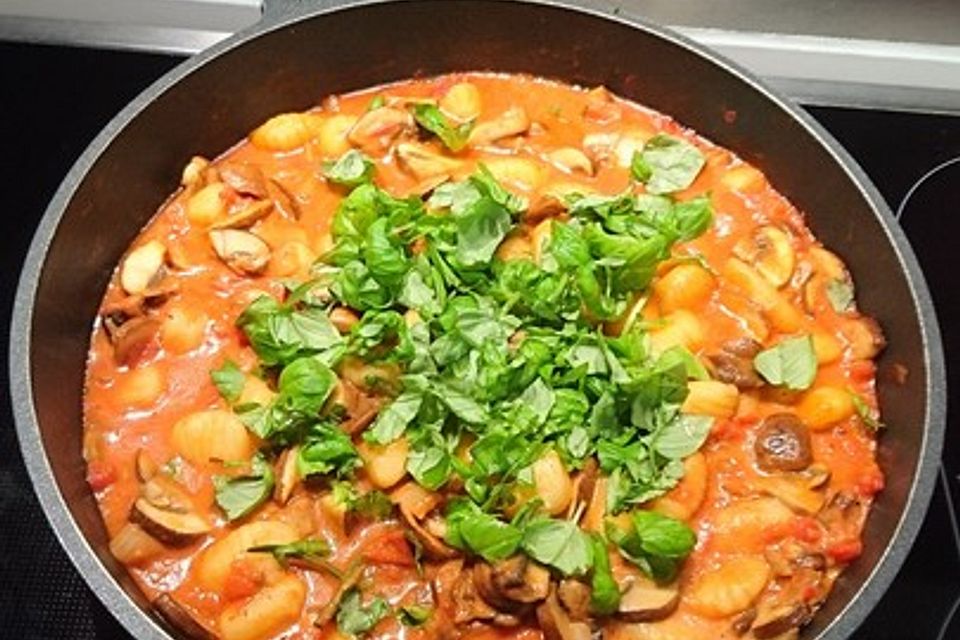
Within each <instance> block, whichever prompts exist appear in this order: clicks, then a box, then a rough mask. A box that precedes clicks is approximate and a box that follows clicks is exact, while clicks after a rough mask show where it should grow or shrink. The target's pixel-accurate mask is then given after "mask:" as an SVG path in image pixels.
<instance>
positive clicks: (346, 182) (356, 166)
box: [323, 149, 374, 188]
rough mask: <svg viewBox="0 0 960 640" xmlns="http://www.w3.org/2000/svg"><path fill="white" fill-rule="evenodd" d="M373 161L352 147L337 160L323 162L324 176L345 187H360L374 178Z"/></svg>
mask: <svg viewBox="0 0 960 640" xmlns="http://www.w3.org/2000/svg"><path fill="white" fill-rule="evenodd" d="M373 171H374V164H373V161H372V160H370V159H369V158H367V157H366V156H364V155H363V154H362V153H360V152H359V151H357V150H356V149H350V150H349V151H347V152H346V153H345V154H343V155H342V156H340V157H339V158H338V159H337V160H336V161H327V162H324V163H323V176H324V177H325V178H326V179H327V180H329V181H330V182H333V183H334V184H339V185H341V186H343V187H349V188H353V187H359V186H360V185H361V184H363V183H365V182H370V180H371V178H373Z"/></svg>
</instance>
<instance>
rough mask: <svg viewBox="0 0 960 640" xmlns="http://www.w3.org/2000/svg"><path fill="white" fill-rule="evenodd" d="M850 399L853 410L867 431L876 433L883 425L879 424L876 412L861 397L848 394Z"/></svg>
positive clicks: (856, 394)
mask: <svg viewBox="0 0 960 640" xmlns="http://www.w3.org/2000/svg"><path fill="white" fill-rule="evenodd" d="M850 399H851V400H852V401H853V408H854V410H856V412H857V415H858V416H859V417H860V420H861V421H862V422H863V424H864V425H866V426H867V427H868V428H869V429H871V430H873V431H877V430H879V429H882V428H883V427H884V424H883V423H882V422H880V419H879V417H878V416H877V412H876V411H875V410H874V409H873V407H871V406H870V405H869V404H868V403H867V401H866V400H864V398H863V396H861V395H860V394H859V393H854V392H852V391H851V392H850Z"/></svg>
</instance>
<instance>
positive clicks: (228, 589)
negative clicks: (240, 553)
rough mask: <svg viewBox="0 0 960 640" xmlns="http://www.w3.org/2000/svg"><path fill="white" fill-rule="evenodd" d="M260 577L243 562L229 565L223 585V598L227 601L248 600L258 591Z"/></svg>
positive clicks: (248, 564)
mask: <svg viewBox="0 0 960 640" xmlns="http://www.w3.org/2000/svg"><path fill="white" fill-rule="evenodd" d="M261 580H262V575H261V574H260V573H259V572H257V571H256V570H255V569H254V568H253V567H251V566H250V563H248V562H244V561H243V560H240V561H236V562H234V563H233V564H231V565H230V572H229V573H228V574H227V579H226V580H225V581H224V583H223V597H224V598H226V599H227V600H241V599H243V598H249V597H250V596H252V595H253V594H255V593H256V592H257V591H259V590H260V587H261V586H262V584H261Z"/></svg>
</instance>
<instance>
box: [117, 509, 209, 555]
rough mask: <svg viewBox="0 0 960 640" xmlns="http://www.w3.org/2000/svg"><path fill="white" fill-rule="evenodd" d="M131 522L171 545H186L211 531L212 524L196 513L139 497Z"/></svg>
mask: <svg viewBox="0 0 960 640" xmlns="http://www.w3.org/2000/svg"><path fill="white" fill-rule="evenodd" d="M130 522H133V523H134V524H138V525H140V526H141V527H143V530H144V531H146V532H147V533H149V534H150V535H151V536H153V537H154V538H156V539H157V540H159V541H160V542H163V543H164V544H168V545H170V546H175V547H178V546H185V545H188V544H190V543H191V542H193V541H194V540H196V539H197V538H199V537H200V536H202V535H204V534H205V533H207V532H209V531H210V529H211V526H210V524H209V523H208V522H207V521H206V520H204V519H203V518H201V517H200V516H198V515H197V514H195V513H192V512H187V513H178V512H176V511H168V510H166V509H160V508H159V507H156V506H154V505H153V504H151V503H150V501H149V500H147V499H146V498H138V499H137V501H136V502H135V503H134V504H133V509H131V511H130Z"/></svg>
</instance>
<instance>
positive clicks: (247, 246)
mask: <svg viewBox="0 0 960 640" xmlns="http://www.w3.org/2000/svg"><path fill="white" fill-rule="evenodd" d="M210 242H211V244H213V249H214V251H216V252H217V255H218V256H219V257H220V259H221V260H223V262H224V264H226V265H227V266H228V267H230V269H232V270H233V271H235V272H236V273H238V274H240V275H256V274H258V273H260V272H262V271H263V270H264V269H265V268H266V266H267V263H268V262H269V261H270V247H269V246H267V243H266V242H264V241H263V240H261V239H260V238H259V237H258V236H255V235H254V234H252V233H250V232H249V231H240V230H238V229H217V230H215V231H211V232H210Z"/></svg>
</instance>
